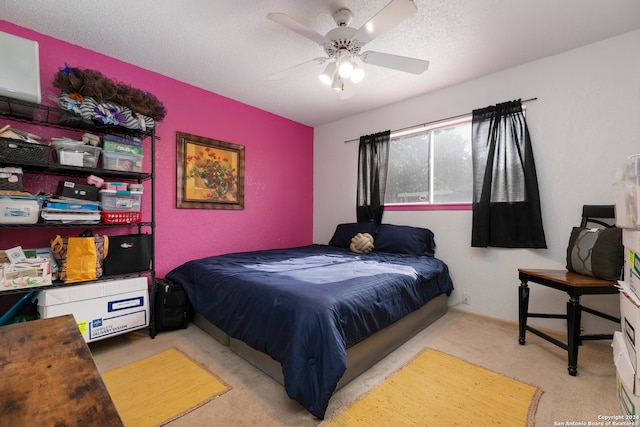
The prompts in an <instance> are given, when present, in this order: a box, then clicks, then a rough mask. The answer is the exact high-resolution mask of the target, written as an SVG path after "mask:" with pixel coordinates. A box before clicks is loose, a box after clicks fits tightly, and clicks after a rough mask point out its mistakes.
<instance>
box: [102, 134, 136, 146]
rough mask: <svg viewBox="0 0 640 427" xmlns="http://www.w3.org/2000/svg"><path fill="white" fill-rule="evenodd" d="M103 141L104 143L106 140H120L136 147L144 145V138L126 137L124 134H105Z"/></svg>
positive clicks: (121, 142)
mask: <svg viewBox="0 0 640 427" xmlns="http://www.w3.org/2000/svg"><path fill="white" fill-rule="evenodd" d="M102 141H103V144H104V141H112V142H119V143H120V144H127V145H133V146H134V147H142V139H141V138H137V137H132V138H125V137H123V136H117V135H111V134H105V135H104V136H103V137H102Z"/></svg>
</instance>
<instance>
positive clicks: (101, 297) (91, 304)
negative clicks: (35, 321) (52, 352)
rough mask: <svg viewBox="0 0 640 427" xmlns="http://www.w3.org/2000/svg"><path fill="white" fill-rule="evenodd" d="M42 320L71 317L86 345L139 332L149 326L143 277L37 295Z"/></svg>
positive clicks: (51, 290) (57, 289)
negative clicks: (135, 331)
mask: <svg viewBox="0 0 640 427" xmlns="http://www.w3.org/2000/svg"><path fill="white" fill-rule="evenodd" d="M38 313H40V317H42V318H43V319H46V318H49V317H56V316H62V315H65V314H73V316H74V317H75V319H76V322H77V323H78V327H79V328H80V332H81V333H82V336H83V337H84V339H85V341H86V342H92V341H97V340H101V339H104V338H109V337H112V336H115V335H120V334H123V333H125V332H129V331H133V330H136V329H142V328H145V327H147V326H148V325H149V292H148V287H147V278H146V277H135V278H131V279H121V280H109V281H101V282H95V283H88V284H84V285H77V286H69V287H64V288H55V289H50V290H45V291H42V292H40V295H39V297H38Z"/></svg>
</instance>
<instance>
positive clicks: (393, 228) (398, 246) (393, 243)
mask: <svg viewBox="0 0 640 427" xmlns="http://www.w3.org/2000/svg"><path fill="white" fill-rule="evenodd" d="M373 245H374V247H375V249H374V250H375V251H378V252H392V253H399V254H407V255H416V256H422V255H426V256H431V257H432V256H434V254H435V251H436V243H435V240H434V239H433V232H432V231H431V230H429V229H426V228H419V227H411V226H408V225H392V224H380V226H379V227H378V231H377V232H376V237H375V240H374V242H373Z"/></svg>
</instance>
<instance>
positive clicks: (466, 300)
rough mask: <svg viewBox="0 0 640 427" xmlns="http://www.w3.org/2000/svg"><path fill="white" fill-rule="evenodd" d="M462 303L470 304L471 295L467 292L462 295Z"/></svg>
mask: <svg viewBox="0 0 640 427" xmlns="http://www.w3.org/2000/svg"><path fill="white" fill-rule="evenodd" d="M462 303H463V304H466V305H469V304H471V294H470V293H469V292H465V293H463V294H462Z"/></svg>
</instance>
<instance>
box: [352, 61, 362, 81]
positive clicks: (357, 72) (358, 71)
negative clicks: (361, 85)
mask: <svg viewBox="0 0 640 427" xmlns="http://www.w3.org/2000/svg"><path fill="white" fill-rule="evenodd" d="M363 78H364V70H363V69H362V68H360V67H358V65H357V64H353V72H352V73H351V81H352V82H354V83H358V82H361V81H362V79H363Z"/></svg>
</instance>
